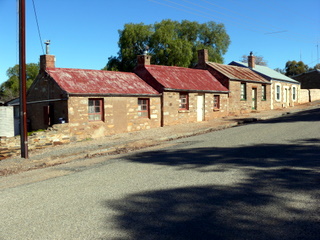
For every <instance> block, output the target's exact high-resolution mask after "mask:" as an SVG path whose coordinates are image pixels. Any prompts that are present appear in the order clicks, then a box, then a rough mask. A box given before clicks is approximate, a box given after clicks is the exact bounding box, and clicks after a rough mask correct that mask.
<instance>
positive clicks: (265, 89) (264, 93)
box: [261, 85, 267, 101]
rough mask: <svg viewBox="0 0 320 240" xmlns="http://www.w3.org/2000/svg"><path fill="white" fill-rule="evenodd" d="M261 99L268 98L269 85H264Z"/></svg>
mask: <svg viewBox="0 0 320 240" xmlns="http://www.w3.org/2000/svg"><path fill="white" fill-rule="evenodd" d="M261 99H262V101H265V100H267V86H266V85H262V89H261Z"/></svg>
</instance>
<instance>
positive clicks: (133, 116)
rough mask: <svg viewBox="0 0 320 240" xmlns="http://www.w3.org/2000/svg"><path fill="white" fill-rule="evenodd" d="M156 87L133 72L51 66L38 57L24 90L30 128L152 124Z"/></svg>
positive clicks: (92, 130) (93, 130) (156, 120)
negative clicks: (35, 72)
mask: <svg viewBox="0 0 320 240" xmlns="http://www.w3.org/2000/svg"><path fill="white" fill-rule="evenodd" d="M160 104H161V98H160V94H159V92H158V91H156V90H155V89H153V88H152V87H151V86H150V85H148V84H147V83H146V82H145V81H143V80H142V79H140V78H139V77H138V76H137V75H136V74H134V73H124V72H112V71H103V70H86V69H70V68H56V67H55V57H54V56H53V55H42V56H41V57H40V72H39V75H38V76H37V78H36V79H35V81H34V83H33V85H32V86H31V87H30V89H29V91H28V93H27V106H28V107H27V111H28V118H29V120H30V124H31V128H32V129H33V130H35V129H46V128H47V127H49V126H51V125H53V124H58V123H61V124H68V125H69V128H70V131H71V132H72V133H74V134H76V135H78V136H81V137H83V136H87V137H93V138H95V137H100V136H104V135H109V134H114V133H120V132H126V131H137V130H142V129H149V128H155V127H159V126H160V122H161V107H160Z"/></svg>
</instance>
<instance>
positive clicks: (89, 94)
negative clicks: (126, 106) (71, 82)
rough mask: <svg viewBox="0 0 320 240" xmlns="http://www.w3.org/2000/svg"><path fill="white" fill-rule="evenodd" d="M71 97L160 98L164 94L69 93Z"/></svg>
mask: <svg viewBox="0 0 320 240" xmlns="http://www.w3.org/2000/svg"><path fill="white" fill-rule="evenodd" d="M68 94H69V96H76V97H86V96H89V97H91V96H96V97H98V96H100V97H140V96H141V97H160V96H161V95H162V94H161V93H158V94H152V93H68Z"/></svg>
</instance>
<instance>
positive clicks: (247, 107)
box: [229, 81, 271, 115]
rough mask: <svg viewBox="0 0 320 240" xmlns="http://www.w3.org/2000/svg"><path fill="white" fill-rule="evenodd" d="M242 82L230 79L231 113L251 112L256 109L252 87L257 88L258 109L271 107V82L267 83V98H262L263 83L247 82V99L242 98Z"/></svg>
mask: <svg viewBox="0 0 320 240" xmlns="http://www.w3.org/2000/svg"><path fill="white" fill-rule="evenodd" d="M240 85H241V82H240V81H230V83H229V87H230V89H229V90H230V95H229V114H230V115H239V114H244V113H248V112H251V111H252V110H254V109H253V108H252V106H253V100H252V89H256V93H257V95H256V109H255V110H257V111H263V110H269V109H270V108H271V99H270V91H271V86H270V84H266V85H265V86H266V97H267V98H266V99H265V100H263V99H262V84H260V83H250V82H246V99H245V100H242V99H240V97H241V86H240Z"/></svg>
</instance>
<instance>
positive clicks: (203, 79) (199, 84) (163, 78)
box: [145, 65, 228, 92]
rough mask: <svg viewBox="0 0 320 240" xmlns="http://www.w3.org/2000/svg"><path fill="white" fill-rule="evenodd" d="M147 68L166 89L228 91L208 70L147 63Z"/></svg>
mask: <svg viewBox="0 0 320 240" xmlns="http://www.w3.org/2000/svg"><path fill="white" fill-rule="evenodd" d="M145 69H146V70H147V71H148V72H149V73H150V74H151V75H152V76H153V78H154V79H156V80H157V81H158V82H159V83H160V84H161V85H162V86H163V87H164V88H165V89H176V90H186V91H192V90H195V91H216V92H228V89H227V88H226V87H224V86H223V85H222V84H221V83H220V82H219V81H218V80H217V79H216V78H215V77H214V76H212V74H210V72H209V71H207V70H200V69H191V68H183V67H172V66H160V65H146V66H145Z"/></svg>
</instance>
